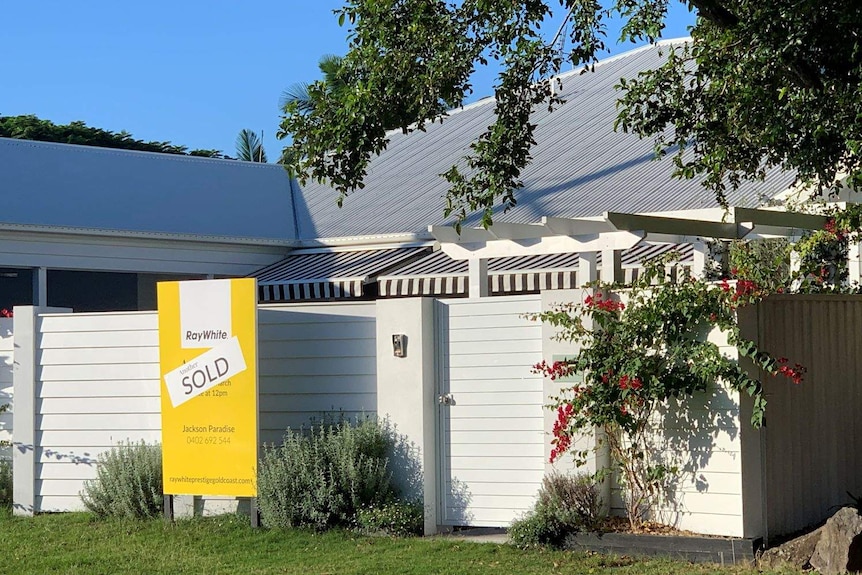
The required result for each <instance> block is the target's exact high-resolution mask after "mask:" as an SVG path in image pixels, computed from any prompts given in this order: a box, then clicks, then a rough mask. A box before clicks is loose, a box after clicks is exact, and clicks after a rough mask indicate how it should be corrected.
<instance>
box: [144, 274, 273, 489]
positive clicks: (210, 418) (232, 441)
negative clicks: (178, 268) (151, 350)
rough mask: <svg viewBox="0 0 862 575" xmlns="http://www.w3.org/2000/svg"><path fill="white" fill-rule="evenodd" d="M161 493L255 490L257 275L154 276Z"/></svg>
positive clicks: (256, 437) (256, 444)
mask: <svg viewBox="0 0 862 575" xmlns="http://www.w3.org/2000/svg"><path fill="white" fill-rule="evenodd" d="M158 302H159V355H160V364H161V367H160V372H161V406H162V474H163V481H164V493H165V495H166V496H173V495H180V494H189V495H221V496H234V497H256V496H257V461H258V452H257V450H258V421H257V416H258V402H257V398H258V395H257V281H256V280H255V279H253V278H251V279H231V280H200V281H186V282H160V283H159V284H158Z"/></svg>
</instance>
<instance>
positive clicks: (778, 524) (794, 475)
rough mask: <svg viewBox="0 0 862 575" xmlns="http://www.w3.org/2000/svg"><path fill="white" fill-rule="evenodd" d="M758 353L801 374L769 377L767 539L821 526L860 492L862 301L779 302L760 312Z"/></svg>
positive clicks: (792, 299)
mask: <svg viewBox="0 0 862 575" xmlns="http://www.w3.org/2000/svg"><path fill="white" fill-rule="evenodd" d="M758 319H759V326H758V328H759V332H760V333H759V337H760V343H761V346H762V348H763V349H765V350H766V351H769V352H771V353H773V354H774V355H776V356H784V357H787V358H788V359H789V361H790V363H791V364H792V363H796V362H798V363H801V364H803V365H804V366H805V367H806V368H807V369H808V373H807V374H806V377H805V380H804V381H803V382H802V383H801V384H800V385H794V384H793V383H792V382H791V381H790V380H788V379H786V378H784V377H781V376H779V377H775V378H773V377H770V376H767V379H766V380H765V391H766V395H767V401H768V404H767V406H766V427H765V446H764V447H765V453H764V462H765V471H764V473H765V479H764V483H765V485H764V486H765V497H766V521H767V526H768V530H769V536H770V538H773V537H776V536H779V535H782V534H787V533H792V532H795V531H797V530H800V529H802V528H804V527H806V526H809V525H811V524H814V523H817V522H818V521H821V520H822V519H824V518H825V517H827V516H828V515H829V514H831V513H832V512H834V510H835V506H838V505H843V504H846V503H848V502H849V496H848V495H847V493H848V492H850V493H853V494H854V495H858V494H860V493H862V454H860V450H859V444H858V442H859V439H860V438H862V418H860V417H859V410H860V406H862V297H860V296H828V295H824V296H799V295H796V296H777V297H771V298H769V299H768V300H766V301H764V302H763V303H761V304H760V306H759V318H758Z"/></svg>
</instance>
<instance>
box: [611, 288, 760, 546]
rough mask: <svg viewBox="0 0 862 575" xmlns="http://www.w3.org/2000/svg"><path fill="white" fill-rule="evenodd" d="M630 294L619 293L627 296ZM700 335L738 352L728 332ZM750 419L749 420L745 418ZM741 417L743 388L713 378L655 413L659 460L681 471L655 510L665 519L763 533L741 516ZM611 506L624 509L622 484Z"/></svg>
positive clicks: (700, 529)
mask: <svg viewBox="0 0 862 575" xmlns="http://www.w3.org/2000/svg"><path fill="white" fill-rule="evenodd" d="M625 296H626V294H625V293H623V294H620V299H621V300H622V301H623V302H626V297H625ZM701 337H705V338H707V339H708V340H709V341H711V342H712V343H714V344H715V345H717V346H718V348H719V350H720V351H721V352H722V353H723V354H724V355H725V356H727V357H730V358H733V359H735V358H737V357H738V353H737V351H736V348H735V347H732V346H730V345H729V344H728V343H727V337H726V334H724V333H722V332H720V331H718V330H713V331H712V332H710V333H704V334H701ZM743 423H744V424H745V425H748V420H747V419H746V421H745V422H743ZM741 433H742V423H741V422H740V398H739V393H737V392H735V391H733V390H731V389H728V388H727V387H726V386H725V385H723V384H715V385H713V387H712V388H711V389H710V390H709V391H706V392H703V393H697V394H695V395H694V396H693V397H690V398H686V399H679V400H670V401H669V402H668V403H667V405H666V406H664V407H662V408H660V409H659V413H658V414H657V416H656V418H655V435H654V439H655V443H654V447H655V449H656V450H658V452H659V458H660V460H662V461H664V462H665V463H666V464H667V465H669V466H672V467H677V468H678V469H679V474H678V475H677V476H676V479H675V481H674V482H673V483H672V484H671V486H670V489H669V490H668V492H667V493H666V497H665V500H664V501H663V503H662V504H661V505H660V507H659V508H658V509H657V510H655V513H654V517H655V518H656V519H657V520H658V521H660V522H661V523H665V524H667V525H672V526H674V527H677V528H679V529H684V530H687V531H692V532H694V533H703V534H707V535H723V536H733V537H743V536H755V537H757V536H760V535H761V534H760V533H750V532H746V529H745V526H744V521H743V475H742V470H743V466H742V459H743V458H742V441H741V438H740V436H741ZM611 510H612V513H614V514H617V515H624V514H625V509H624V505H623V501H622V498H621V490H620V487H619V486H618V485H614V486H613V489H612V496H611Z"/></svg>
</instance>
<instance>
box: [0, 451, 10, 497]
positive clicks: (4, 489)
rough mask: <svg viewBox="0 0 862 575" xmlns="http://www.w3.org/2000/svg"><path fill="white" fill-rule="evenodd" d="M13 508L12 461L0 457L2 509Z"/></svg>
mask: <svg viewBox="0 0 862 575" xmlns="http://www.w3.org/2000/svg"><path fill="white" fill-rule="evenodd" d="M11 508H12V462H11V461H9V460H8V459H0V509H11Z"/></svg>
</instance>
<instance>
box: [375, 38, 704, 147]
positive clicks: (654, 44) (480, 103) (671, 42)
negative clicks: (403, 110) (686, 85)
mask: <svg viewBox="0 0 862 575" xmlns="http://www.w3.org/2000/svg"><path fill="white" fill-rule="evenodd" d="M690 41H691V36H682V37H678V38H667V39H662V40H659V41H657V42H651V43H648V44H645V45H643V46H637V47H635V48H632V49H631V50H628V51H626V52H621V53H619V54H614V55H612V56H608V57H607V58H603V59H601V60H599V61H598V62H596V63H595V64H593V68H594V69H595V68H599V67H601V66H604V65H605V64H611V63H613V62H618V61H620V60H623V59H625V58H629V57H632V56H636V55H638V54H640V53H642V52H646V51H647V50H650V49H655V48H662V47H665V46H671V45H674V44H683V43H686V42H690ZM586 68H587V65H582V66H580V67H578V68H574V69H572V70H568V71H566V72H562V73H560V74H556V75H554V76H551V77H552V78H555V79H562V78H569V77H571V76H575V75H580V74H581V73H582V72H583V71H584V70H585V69H586ZM496 101H497V99H496V98H495V97H494V96H485V97H484V98H480V99H479V100H476V101H475V102H470V103H469V104H465V105H463V106H460V107H458V108H453V109H451V110H449V111H447V112H446V113H445V115H444V116H442V118H441V120H440V122H441V123H442V122H443V121H444V120H445V119H446V118H447V117H449V116H454V115H456V114H460V113H461V112H466V111H468V110H472V109H474V108H478V107H480V106H485V105H487V104H491V103H494V102H496ZM435 121H436V120H435ZM430 123H432V124H433V123H434V122H430ZM415 125H416V123H415V122H414V123H413V124H411V125H410V127H411V131H414V130H415V128H413V126H415ZM401 132H402V130H401V128H393V129H392V130H388V131H387V132H386V137H389V136H390V135H395V134H399V133H401Z"/></svg>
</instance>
